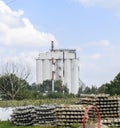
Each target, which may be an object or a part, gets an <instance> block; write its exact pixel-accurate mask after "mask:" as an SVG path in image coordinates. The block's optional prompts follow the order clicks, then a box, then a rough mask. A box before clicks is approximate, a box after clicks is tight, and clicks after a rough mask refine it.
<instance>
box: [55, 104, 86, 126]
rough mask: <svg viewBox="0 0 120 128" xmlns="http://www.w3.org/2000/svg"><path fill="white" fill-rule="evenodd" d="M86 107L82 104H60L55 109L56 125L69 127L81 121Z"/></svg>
mask: <svg viewBox="0 0 120 128" xmlns="http://www.w3.org/2000/svg"><path fill="white" fill-rule="evenodd" d="M85 110H86V108H85V107H84V106H82V105H61V106H59V107H57V109H56V119H57V121H56V125H57V126H65V127H69V126H71V125H72V124H75V123H77V124H78V123H79V124H80V123H82V119H83V115H84V113H85Z"/></svg>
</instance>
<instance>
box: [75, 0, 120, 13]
mask: <svg viewBox="0 0 120 128" xmlns="http://www.w3.org/2000/svg"><path fill="white" fill-rule="evenodd" d="M73 1H76V2H79V3H80V4H82V5H83V6H84V7H93V6H97V7H102V8H107V9H111V10H113V11H115V13H116V15H118V13H119V14H120V0H73Z"/></svg>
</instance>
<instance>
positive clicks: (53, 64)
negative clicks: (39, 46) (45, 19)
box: [51, 41, 55, 92]
mask: <svg viewBox="0 0 120 128" xmlns="http://www.w3.org/2000/svg"><path fill="white" fill-rule="evenodd" d="M51 52H52V92H54V90H55V89H54V88H55V87H54V83H55V80H54V79H55V60H54V57H53V53H54V42H53V41H52V42H51Z"/></svg>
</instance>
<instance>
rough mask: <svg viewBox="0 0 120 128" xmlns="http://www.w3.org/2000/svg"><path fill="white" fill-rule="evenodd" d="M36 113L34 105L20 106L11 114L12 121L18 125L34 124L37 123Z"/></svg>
mask: <svg viewBox="0 0 120 128" xmlns="http://www.w3.org/2000/svg"><path fill="white" fill-rule="evenodd" d="M35 119H36V114H35V109H34V106H26V107H18V108H16V109H15V110H14V111H13V114H12V115H11V121H12V122H13V123H14V124H15V125H18V126H21V125H23V126H27V125H33V124H34V123H35Z"/></svg>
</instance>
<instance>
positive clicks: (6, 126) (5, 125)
mask: <svg viewBox="0 0 120 128" xmlns="http://www.w3.org/2000/svg"><path fill="white" fill-rule="evenodd" d="M0 128H53V127H50V126H15V125H13V124H12V123H11V122H9V121H4V122H0Z"/></svg>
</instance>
